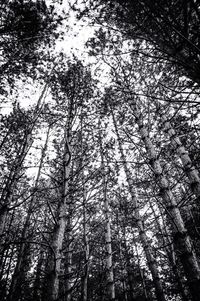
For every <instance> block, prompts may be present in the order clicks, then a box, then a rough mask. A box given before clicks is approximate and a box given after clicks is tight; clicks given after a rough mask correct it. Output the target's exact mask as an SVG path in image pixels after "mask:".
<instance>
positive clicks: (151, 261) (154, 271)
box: [111, 108, 166, 301]
mask: <svg viewBox="0 0 200 301" xmlns="http://www.w3.org/2000/svg"><path fill="white" fill-rule="evenodd" d="M111 113H112V117H113V124H114V127H115V132H116V134H117V140H118V145H119V151H120V154H121V159H122V164H123V167H124V172H125V175H126V180H127V183H128V187H129V193H130V196H131V199H132V202H133V205H134V209H135V212H134V213H135V216H134V218H135V220H136V223H137V227H138V231H139V237H140V241H141V244H142V247H143V249H144V253H145V256H146V259H147V264H148V266H149V269H150V271H151V275H152V279H153V283H154V287H155V292H156V297H157V300H158V301H166V299H165V295H164V292H163V287H162V283H161V280H160V276H159V272H158V268H157V264H156V260H155V258H154V256H153V252H152V249H151V247H150V245H149V243H148V239H147V236H146V232H145V229H144V225H143V222H142V219H141V216H140V212H139V208H138V201H137V196H136V192H135V191H134V188H133V185H132V177H131V173H130V171H129V169H128V166H127V162H126V157H125V155H124V150H123V147H122V142H121V138H120V135H119V131H118V127H117V122H116V120H115V116H114V113H113V110H112V108H111Z"/></svg>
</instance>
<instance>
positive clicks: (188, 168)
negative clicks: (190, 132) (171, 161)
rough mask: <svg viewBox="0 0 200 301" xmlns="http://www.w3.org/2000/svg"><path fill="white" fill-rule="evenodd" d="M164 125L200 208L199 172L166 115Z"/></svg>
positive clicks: (163, 118) (163, 119) (163, 120)
mask: <svg viewBox="0 0 200 301" xmlns="http://www.w3.org/2000/svg"><path fill="white" fill-rule="evenodd" d="M161 121H162V123H163V126H164V132H165V133H166V134H167V135H168V137H169V138H170V141H171V146H172V147H173V150H174V152H175V153H176V154H177V156H178V157H179V158H180V159H181V162H182V165H183V169H184V172H185V174H186V175H187V177H188V179H189V181H190V187H191V190H192V192H193V193H194V194H195V195H196V197H197V200H198V204H197V205H198V206H200V177H199V173H198V170H197V169H196V168H195V166H194V165H193V163H192V160H191V159H190V156H189V154H188V151H187V150H186V149H185V147H184V146H183V144H182V142H181V140H180V138H179V136H178V135H177V134H176V132H175V130H174V129H173V127H172V125H171V123H170V121H169V120H168V118H167V117H166V116H164V115H162V120H161Z"/></svg>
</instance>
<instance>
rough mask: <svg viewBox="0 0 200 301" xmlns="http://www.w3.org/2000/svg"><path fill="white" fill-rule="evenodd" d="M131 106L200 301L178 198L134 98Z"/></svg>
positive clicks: (197, 271) (198, 274)
mask: <svg viewBox="0 0 200 301" xmlns="http://www.w3.org/2000/svg"><path fill="white" fill-rule="evenodd" d="M131 108H132V110H133V114H134V116H135V120H136V123H137V125H138V128H139V132H140V135H141V138H142V141H143V142H144V145H145V148H146V152H147V155H148V157H149V164H150V166H151V168H152V170H153V172H154V175H155V179H156V183H157V185H158V186H159V188H160V193H161V196H162V200H163V203H164V205H165V207H166V210H167V212H168V215H169V220H170V222H171V226H172V231H173V236H174V244H175V246H176V252H177V255H178V256H179V258H180V260H181V263H182V265H183V269H184V271H185V275H186V277H187V280H188V285H189V288H190V292H191V295H192V297H193V300H194V301H198V300H200V268H199V264H198V260H197V257H196V254H195V251H194V248H193V246H192V242H191V239H190V237H189V235H188V233H187V230H186V228H185V225H184V222H183V219H182V217H181V213H180V210H179V208H178V206H177V203H176V200H175V199H174V197H173V194H172V192H171V190H170V187H169V183H168V181H167V179H166V177H165V176H164V174H163V170H162V167H161V164H160V162H159V160H158V158H157V154H156V150H155V148H154V146H153V144H152V142H151V139H150V138H149V135H148V131H147V129H146V127H145V125H144V124H143V120H142V115H141V113H140V111H139V110H138V108H137V104H136V102H135V101H134V100H133V101H132V103H131Z"/></svg>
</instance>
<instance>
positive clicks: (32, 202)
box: [9, 127, 50, 301]
mask: <svg viewBox="0 0 200 301" xmlns="http://www.w3.org/2000/svg"><path fill="white" fill-rule="evenodd" d="M49 133H50V127H49V128H48V131H47V136H46V141H45V144H44V147H43V149H42V153H41V158H40V164H39V168H38V172H37V176H36V180H35V184H34V188H33V195H32V197H31V200H30V202H29V207H28V212H27V216H26V220H25V223H24V227H23V230H22V235H21V245H20V249H19V253H18V258H17V264H16V267H15V271H14V273H13V276H12V281H11V286H10V292H9V298H10V300H12V299H13V296H14V295H15V290H16V289H17V290H19V286H20V285H22V283H20V281H19V278H20V275H21V274H22V272H21V269H22V268H23V265H24V264H23V261H24V259H25V257H26V256H25V253H26V252H27V249H29V248H30V246H29V245H27V243H26V239H27V235H28V231H29V227H30V222H31V216H32V213H33V209H34V205H35V192H36V191H37V188H38V184H39V179H40V175H41V171H42V166H43V162H44V158H45V153H46V149H47V145H48V139H49ZM32 231H33V230H32ZM19 298H20V296H17V295H15V300H16V301H17V300H18V299H19Z"/></svg>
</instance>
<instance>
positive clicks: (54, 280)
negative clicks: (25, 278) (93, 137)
mask: <svg viewBox="0 0 200 301" xmlns="http://www.w3.org/2000/svg"><path fill="white" fill-rule="evenodd" d="M66 132H67V130H66V131H65V146H64V156H63V157H64V160H63V171H64V178H63V196H62V199H61V201H60V204H59V208H58V218H57V223H56V225H55V227H54V233H53V239H52V254H51V257H50V263H49V273H48V298H49V299H48V300H49V301H55V300H58V295H59V275H60V270H61V258H62V245H63V240H64V234H65V230H66V225H67V216H66V215H67V213H66V211H67V203H68V199H67V198H68V197H67V193H68V181H69V174H70V165H71V152H70V147H69V142H68V139H69V137H67V134H66ZM67 301H68V300H67Z"/></svg>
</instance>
